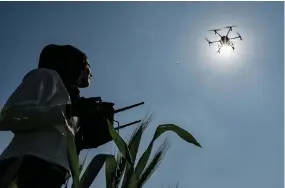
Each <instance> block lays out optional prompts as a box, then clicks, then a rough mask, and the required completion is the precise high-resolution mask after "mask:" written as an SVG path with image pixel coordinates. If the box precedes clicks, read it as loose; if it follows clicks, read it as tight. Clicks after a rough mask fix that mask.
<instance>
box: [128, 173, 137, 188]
mask: <svg viewBox="0 0 285 188" xmlns="http://www.w3.org/2000/svg"><path fill="white" fill-rule="evenodd" d="M128 188H138V186H137V177H136V174H135V173H133V175H132V177H131V180H130V183H129V186H128Z"/></svg>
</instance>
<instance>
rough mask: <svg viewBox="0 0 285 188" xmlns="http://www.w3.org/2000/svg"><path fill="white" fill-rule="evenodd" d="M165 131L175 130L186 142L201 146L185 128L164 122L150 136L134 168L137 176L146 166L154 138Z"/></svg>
mask: <svg viewBox="0 0 285 188" xmlns="http://www.w3.org/2000/svg"><path fill="white" fill-rule="evenodd" d="M166 131H173V132H175V133H176V134H177V135H178V136H180V137H181V138H182V139H183V140H185V141H186V142H188V143H192V144H194V145H196V146H198V147H201V145H200V144H199V143H198V141H197V140H196V139H195V138H194V137H193V136H192V135H191V134H190V133H189V132H187V131H186V130H184V129H182V128H180V127H178V126H176V125H174V124H164V125H159V126H158V127H157V128H156V131H155V134H154V136H153V138H152V141H151V142H150V144H149V146H148V148H147V149H146V151H145V152H144V153H143V155H142V156H141V158H140V160H139V162H138V164H137V166H136V168H135V174H136V176H137V177H140V176H141V174H142V172H143V170H144V169H145V167H146V164H147V162H148V160H149V157H150V154H151V151H152V147H153V143H154V141H155V140H156V139H158V138H159V136H161V135H162V134H163V133H164V132H166Z"/></svg>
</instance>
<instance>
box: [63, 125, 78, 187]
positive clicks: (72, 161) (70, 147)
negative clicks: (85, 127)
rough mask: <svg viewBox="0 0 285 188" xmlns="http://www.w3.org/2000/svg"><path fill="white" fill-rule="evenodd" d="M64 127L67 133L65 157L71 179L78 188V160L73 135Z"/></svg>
mask: <svg viewBox="0 0 285 188" xmlns="http://www.w3.org/2000/svg"><path fill="white" fill-rule="evenodd" d="M65 129H66V135H67V153H68V154H67V158H68V162H69V166H70V170H71V174H72V181H73V186H72V187H74V188H80V184H79V176H80V172H79V160H78V157H77V153H76V146H75V141H74V135H73V134H72V133H71V131H70V130H69V129H68V128H67V127H65Z"/></svg>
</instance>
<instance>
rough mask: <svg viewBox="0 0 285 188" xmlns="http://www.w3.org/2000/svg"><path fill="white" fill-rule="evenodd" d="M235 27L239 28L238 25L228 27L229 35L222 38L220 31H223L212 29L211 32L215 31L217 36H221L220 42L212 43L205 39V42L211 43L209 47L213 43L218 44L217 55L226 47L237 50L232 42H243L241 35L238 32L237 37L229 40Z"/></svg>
mask: <svg viewBox="0 0 285 188" xmlns="http://www.w3.org/2000/svg"><path fill="white" fill-rule="evenodd" d="M233 27H237V26H236V25H232V26H226V27H225V28H227V29H229V30H228V32H227V34H226V35H225V36H222V35H221V34H220V33H218V31H220V30H221V29H211V30H209V31H213V32H215V35H219V37H220V38H221V39H220V40H217V41H210V40H209V39H208V38H205V40H206V41H207V42H208V43H209V46H211V44H213V43H218V51H217V53H220V52H221V48H222V47H223V46H225V45H227V46H230V47H232V49H233V50H234V49H235V46H234V43H233V42H232V41H231V40H234V39H240V40H242V37H241V36H240V34H239V33H238V32H237V35H238V36H236V37H233V38H229V37H228V36H229V33H230V32H231V31H232V30H233Z"/></svg>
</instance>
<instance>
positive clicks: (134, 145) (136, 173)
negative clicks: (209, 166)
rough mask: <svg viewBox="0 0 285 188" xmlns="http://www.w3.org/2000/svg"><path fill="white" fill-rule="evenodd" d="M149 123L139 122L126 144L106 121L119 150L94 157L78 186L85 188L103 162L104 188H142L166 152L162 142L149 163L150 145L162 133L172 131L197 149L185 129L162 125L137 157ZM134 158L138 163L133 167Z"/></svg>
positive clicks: (147, 121) (89, 184)
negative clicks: (116, 152)
mask: <svg viewBox="0 0 285 188" xmlns="http://www.w3.org/2000/svg"><path fill="white" fill-rule="evenodd" d="M150 121H151V118H148V119H147V120H145V121H143V122H142V123H141V124H140V125H139V126H138V127H137V128H136V129H135V130H134V131H133V133H132V134H131V136H130V138H129V139H128V141H127V142H125V141H124V140H123V139H122V138H121V137H120V136H119V134H118V133H117V132H116V130H115V129H114V128H113V125H112V124H111V123H110V122H108V126H109V130H110V133H111V136H112V138H113V140H114V142H115V144H116V145H117V147H118V149H119V153H118V154H117V156H116V157H115V156H114V155H109V154H99V155H96V156H95V157H94V158H93V159H92V160H91V162H90V164H89V165H88V167H87V169H86V170H85V172H84V173H83V175H82V177H81V179H80V180H79V187H80V188H89V187H90V186H91V184H92V183H93V181H94V179H95V178H96V176H97V174H98V173H99V171H100V170H101V168H102V166H103V165H104V163H105V179H106V188H142V187H143V186H144V185H145V183H146V182H147V180H148V179H149V178H150V177H151V175H152V174H153V173H154V171H155V170H156V169H157V167H158V166H159V165H160V162H161V160H162V159H163V156H164V155H165V152H166V151H167V148H168V142H167V140H165V141H164V142H163V143H162V144H161V145H160V147H159V148H158V149H157V151H156V152H155V154H154V156H153V157H152V159H151V160H150V155H151V152H152V148H153V144H154V142H155V141H156V140H157V139H158V138H159V137H160V136H161V135H162V134H163V133H164V132H166V131H172V132H174V133H176V134H177V135H178V136H180V137H181V138H182V139H183V140H185V141H186V142H188V143H192V144H194V145H196V146H198V147H201V145H200V144H199V143H198V141H197V140H196V139H195V138H194V137H193V136H192V135H191V134H190V133H189V132H187V131H186V130H184V129H182V128H180V127H179V126H176V125H174V124H164V125H159V126H158V127H157V128H156V131H155V133H154V136H153V139H152V140H151V142H150V144H149V145H148V147H147V149H146V150H145V151H144V153H143V154H142V156H140V157H139V158H138V156H137V153H138V149H139V145H140V143H141V138H142V134H143V132H144V131H145V129H146V127H147V125H148V124H149V123H150ZM137 158H138V162H137V164H136V165H135V161H136V160H137ZM176 187H178V185H177V186H176Z"/></svg>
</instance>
